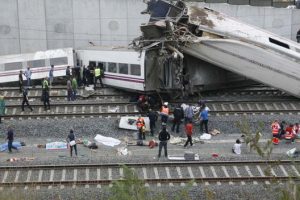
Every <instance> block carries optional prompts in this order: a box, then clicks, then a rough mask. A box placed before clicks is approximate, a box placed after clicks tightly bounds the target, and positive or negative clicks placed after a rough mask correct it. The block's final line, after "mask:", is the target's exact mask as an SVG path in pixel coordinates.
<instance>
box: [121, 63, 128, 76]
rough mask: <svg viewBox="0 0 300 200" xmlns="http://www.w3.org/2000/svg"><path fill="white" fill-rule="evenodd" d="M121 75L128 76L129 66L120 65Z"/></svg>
mask: <svg viewBox="0 0 300 200" xmlns="http://www.w3.org/2000/svg"><path fill="white" fill-rule="evenodd" d="M119 73H120V74H128V64H124V63H119Z"/></svg>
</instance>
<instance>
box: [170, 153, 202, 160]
mask: <svg viewBox="0 0 300 200" xmlns="http://www.w3.org/2000/svg"><path fill="white" fill-rule="evenodd" d="M168 160H185V158H184V156H168ZM195 160H199V155H198V154H195Z"/></svg>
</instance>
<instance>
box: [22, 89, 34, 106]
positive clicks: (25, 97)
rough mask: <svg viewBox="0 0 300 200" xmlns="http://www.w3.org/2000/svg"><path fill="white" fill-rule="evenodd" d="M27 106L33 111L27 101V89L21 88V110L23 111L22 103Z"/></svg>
mask: <svg viewBox="0 0 300 200" xmlns="http://www.w3.org/2000/svg"><path fill="white" fill-rule="evenodd" d="M25 103H26V105H27V106H28V108H29V109H30V110H31V111H33V109H32V107H31V106H30V104H29V101H28V89H24V90H23V101H22V111H24V105H25Z"/></svg>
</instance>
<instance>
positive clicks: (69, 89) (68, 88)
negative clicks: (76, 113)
mask: <svg viewBox="0 0 300 200" xmlns="http://www.w3.org/2000/svg"><path fill="white" fill-rule="evenodd" d="M67 94H68V96H67V99H68V101H71V100H72V95H73V90H72V84H71V80H70V79H69V80H67Z"/></svg>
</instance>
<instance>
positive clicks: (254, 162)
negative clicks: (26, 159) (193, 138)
mask: <svg viewBox="0 0 300 200" xmlns="http://www.w3.org/2000/svg"><path fill="white" fill-rule="evenodd" d="M257 164H260V165H262V164H264V165H274V164H276V165H280V164H297V165H299V164H300V160H252V161H184V162H182V161H181V162H146V163H145V162H144V163H108V164H72V165H25V166H15V165H13V166H9V165H8V166H0V170H21V169H67V168H71V169H73V168H76V169H79V168H99V167H106V168H108V167H110V168H117V167H122V166H128V167H143V166H156V167H165V166H169V167H170V166H194V165H199V166H207V165H216V166H219V165H220V166H222V165H257Z"/></svg>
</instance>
